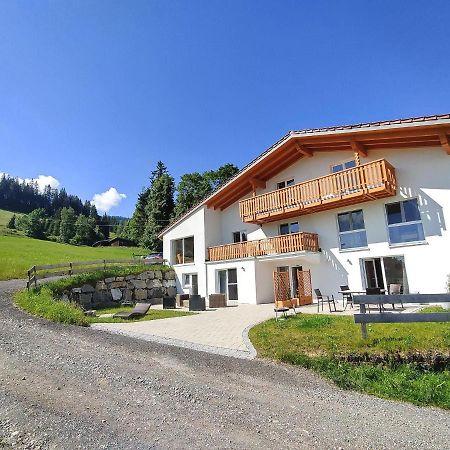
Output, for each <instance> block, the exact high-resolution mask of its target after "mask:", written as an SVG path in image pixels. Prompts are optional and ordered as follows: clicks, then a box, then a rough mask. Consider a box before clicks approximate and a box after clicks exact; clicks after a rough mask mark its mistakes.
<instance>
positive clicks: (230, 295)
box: [218, 269, 238, 301]
mask: <svg viewBox="0 0 450 450" xmlns="http://www.w3.org/2000/svg"><path fill="white" fill-rule="evenodd" d="M218 277H219V293H220V294H225V297H226V299H227V300H228V301H236V300H238V285H237V270H236V269H226V270H219V273H218Z"/></svg>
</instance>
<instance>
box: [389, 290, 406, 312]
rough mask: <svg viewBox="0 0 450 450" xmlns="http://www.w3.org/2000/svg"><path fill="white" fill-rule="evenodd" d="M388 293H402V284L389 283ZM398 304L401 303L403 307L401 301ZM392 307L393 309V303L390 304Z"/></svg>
mask: <svg viewBox="0 0 450 450" xmlns="http://www.w3.org/2000/svg"><path fill="white" fill-rule="evenodd" d="M389 294H390V295H399V294H402V285H401V284H390V285H389ZM400 304H401V305H402V308H404V306H403V302H400ZM392 308H393V309H395V306H394V304H392Z"/></svg>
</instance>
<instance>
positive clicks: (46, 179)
mask: <svg viewBox="0 0 450 450" xmlns="http://www.w3.org/2000/svg"><path fill="white" fill-rule="evenodd" d="M25 181H26V182H27V183H29V182H31V181H34V182H36V183H37V185H38V188H39V190H40V191H41V192H43V191H44V189H45V187H46V186H48V185H50V187H51V188H52V189H58V188H59V186H61V183H60V182H59V180H57V179H56V178H55V177H52V176H51V175H39V176H38V177H37V178H33V179H30V178H26V179H25Z"/></svg>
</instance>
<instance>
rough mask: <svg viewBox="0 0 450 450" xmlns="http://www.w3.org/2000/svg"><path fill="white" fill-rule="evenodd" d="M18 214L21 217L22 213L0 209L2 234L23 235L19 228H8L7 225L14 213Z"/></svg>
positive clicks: (0, 231)
mask: <svg viewBox="0 0 450 450" xmlns="http://www.w3.org/2000/svg"><path fill="white" fill-rule="evenodd" d="M14 214H15V215H16V217H20V216H21V215H22V214H21V213H14V212H11V211H6V210H5V209H0V236H21V235H22V232H21V231H18V230H10V229H9V228H6V225H7V224H8V222H9V220H10V219H11V217H12V216H13V215H14Z"/></svg>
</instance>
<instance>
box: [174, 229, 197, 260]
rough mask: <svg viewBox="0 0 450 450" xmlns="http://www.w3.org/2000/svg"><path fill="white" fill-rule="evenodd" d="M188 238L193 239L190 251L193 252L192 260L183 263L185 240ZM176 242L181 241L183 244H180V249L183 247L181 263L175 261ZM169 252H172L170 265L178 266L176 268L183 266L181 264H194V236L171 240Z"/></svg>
mask: <svg viewBox="0 0 450 450" xmlns="http://www.w3.org/2000/svg"><path fill="white" fill-rule="evenodd" d="M190 238H192V239H193V241H194V242H193V247H192V250H193V257H192V259H193V261H188V262H185V256H184V254H185V243H184V242H185V240H186V239H190ZM176 241H183V244H182V247H183V262H178V261H177V255H176V254H175V242H176ZM171 252H172V261H173V262H172V264H173V265H174V266H175V265H178V266H180V265H183V264H195V236H193V235H192V236H184V237H182V238H176V239H172V241H171Z"/></svg>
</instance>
